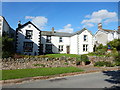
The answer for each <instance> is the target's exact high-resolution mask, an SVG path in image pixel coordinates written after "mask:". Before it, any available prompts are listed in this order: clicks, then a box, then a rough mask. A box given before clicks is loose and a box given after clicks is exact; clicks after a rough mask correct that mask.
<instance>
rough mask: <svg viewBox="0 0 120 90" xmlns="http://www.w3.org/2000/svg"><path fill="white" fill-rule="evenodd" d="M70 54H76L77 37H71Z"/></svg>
mask: <svg viewBox="0 0 120 90" xmlns="http://www.w3.org/2000/svg"><path fill="white" fill-rule="evenodd" d="M70 54H78V53H77V35H74V36H72V37H71V41H70Z"/></svg>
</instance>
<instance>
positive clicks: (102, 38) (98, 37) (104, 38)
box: [94, 30, 108, 45]
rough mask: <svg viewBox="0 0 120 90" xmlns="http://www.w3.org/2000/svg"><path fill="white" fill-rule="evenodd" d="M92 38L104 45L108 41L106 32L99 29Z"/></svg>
mask: <svg viewBox="0 0 120 90" xmlns="http://www.w3.org/2000/svg"><path fill="white" fill-rule="evenodd" d="M94 38H95V42H96V41H97V43H99V44H103V45H106V43H107V42H108V34H107V33H105V32H103V31H100V30H99V31H98V32H97V33H96V34H95V36H94Z"/></svg>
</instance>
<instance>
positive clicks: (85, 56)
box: [81, 55, 89, 62]
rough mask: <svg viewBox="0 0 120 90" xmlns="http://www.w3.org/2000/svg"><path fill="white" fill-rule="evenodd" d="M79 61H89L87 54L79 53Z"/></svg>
mask: <svg viewBox="0 0 120 90" xmlns="http://www.w3.org/2000/svg"><path fill="white" fill-rule="evenodd" d="M81 61H84V62H86V61H89V58H88V56H87V55H81Z"/></svg>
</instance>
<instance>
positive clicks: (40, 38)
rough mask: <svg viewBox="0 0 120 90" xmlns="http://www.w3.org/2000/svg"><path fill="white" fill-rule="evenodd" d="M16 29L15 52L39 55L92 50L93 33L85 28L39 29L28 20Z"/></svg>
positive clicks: (83, 52) (84, 52) (81, 52)
mask: <svg viewBox="0 0 120 90" xmlns="http://www.w3.org/2000/svg"><path fill="white" fill-rule="evenodd" d="M18 26H19V27H18V28H17V30H16V36H17V41H16V42H17V43H16V51H17V53H21V54H27V55H39V54H46V53H67V54H86V53H88V52H93V35H92V33H91V32H90V31H88V30H87V29H85V28H84V29H82V30H80V31H78V32H75V33H64V32H56V31H54V28H52V31H40V30H39V29H38V28H37V27H36V26H35V25H34V24H32V23H31V22H30V21H29V22H27V23H26V24H24V25H21V24H19V25H18Z"/></svg>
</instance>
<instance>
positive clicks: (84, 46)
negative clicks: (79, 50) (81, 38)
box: [83, 44, 88, 52]
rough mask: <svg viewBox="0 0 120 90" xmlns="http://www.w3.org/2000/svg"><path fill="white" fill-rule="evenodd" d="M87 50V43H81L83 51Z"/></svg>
mask: <svg viewBox="0 0 120 90" xmlns="http://www.w3.org/2000/svg"><path fill="white" fill-rule="evenodd" d="M87 51H88V44H83V52H87Z"/></svg>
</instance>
